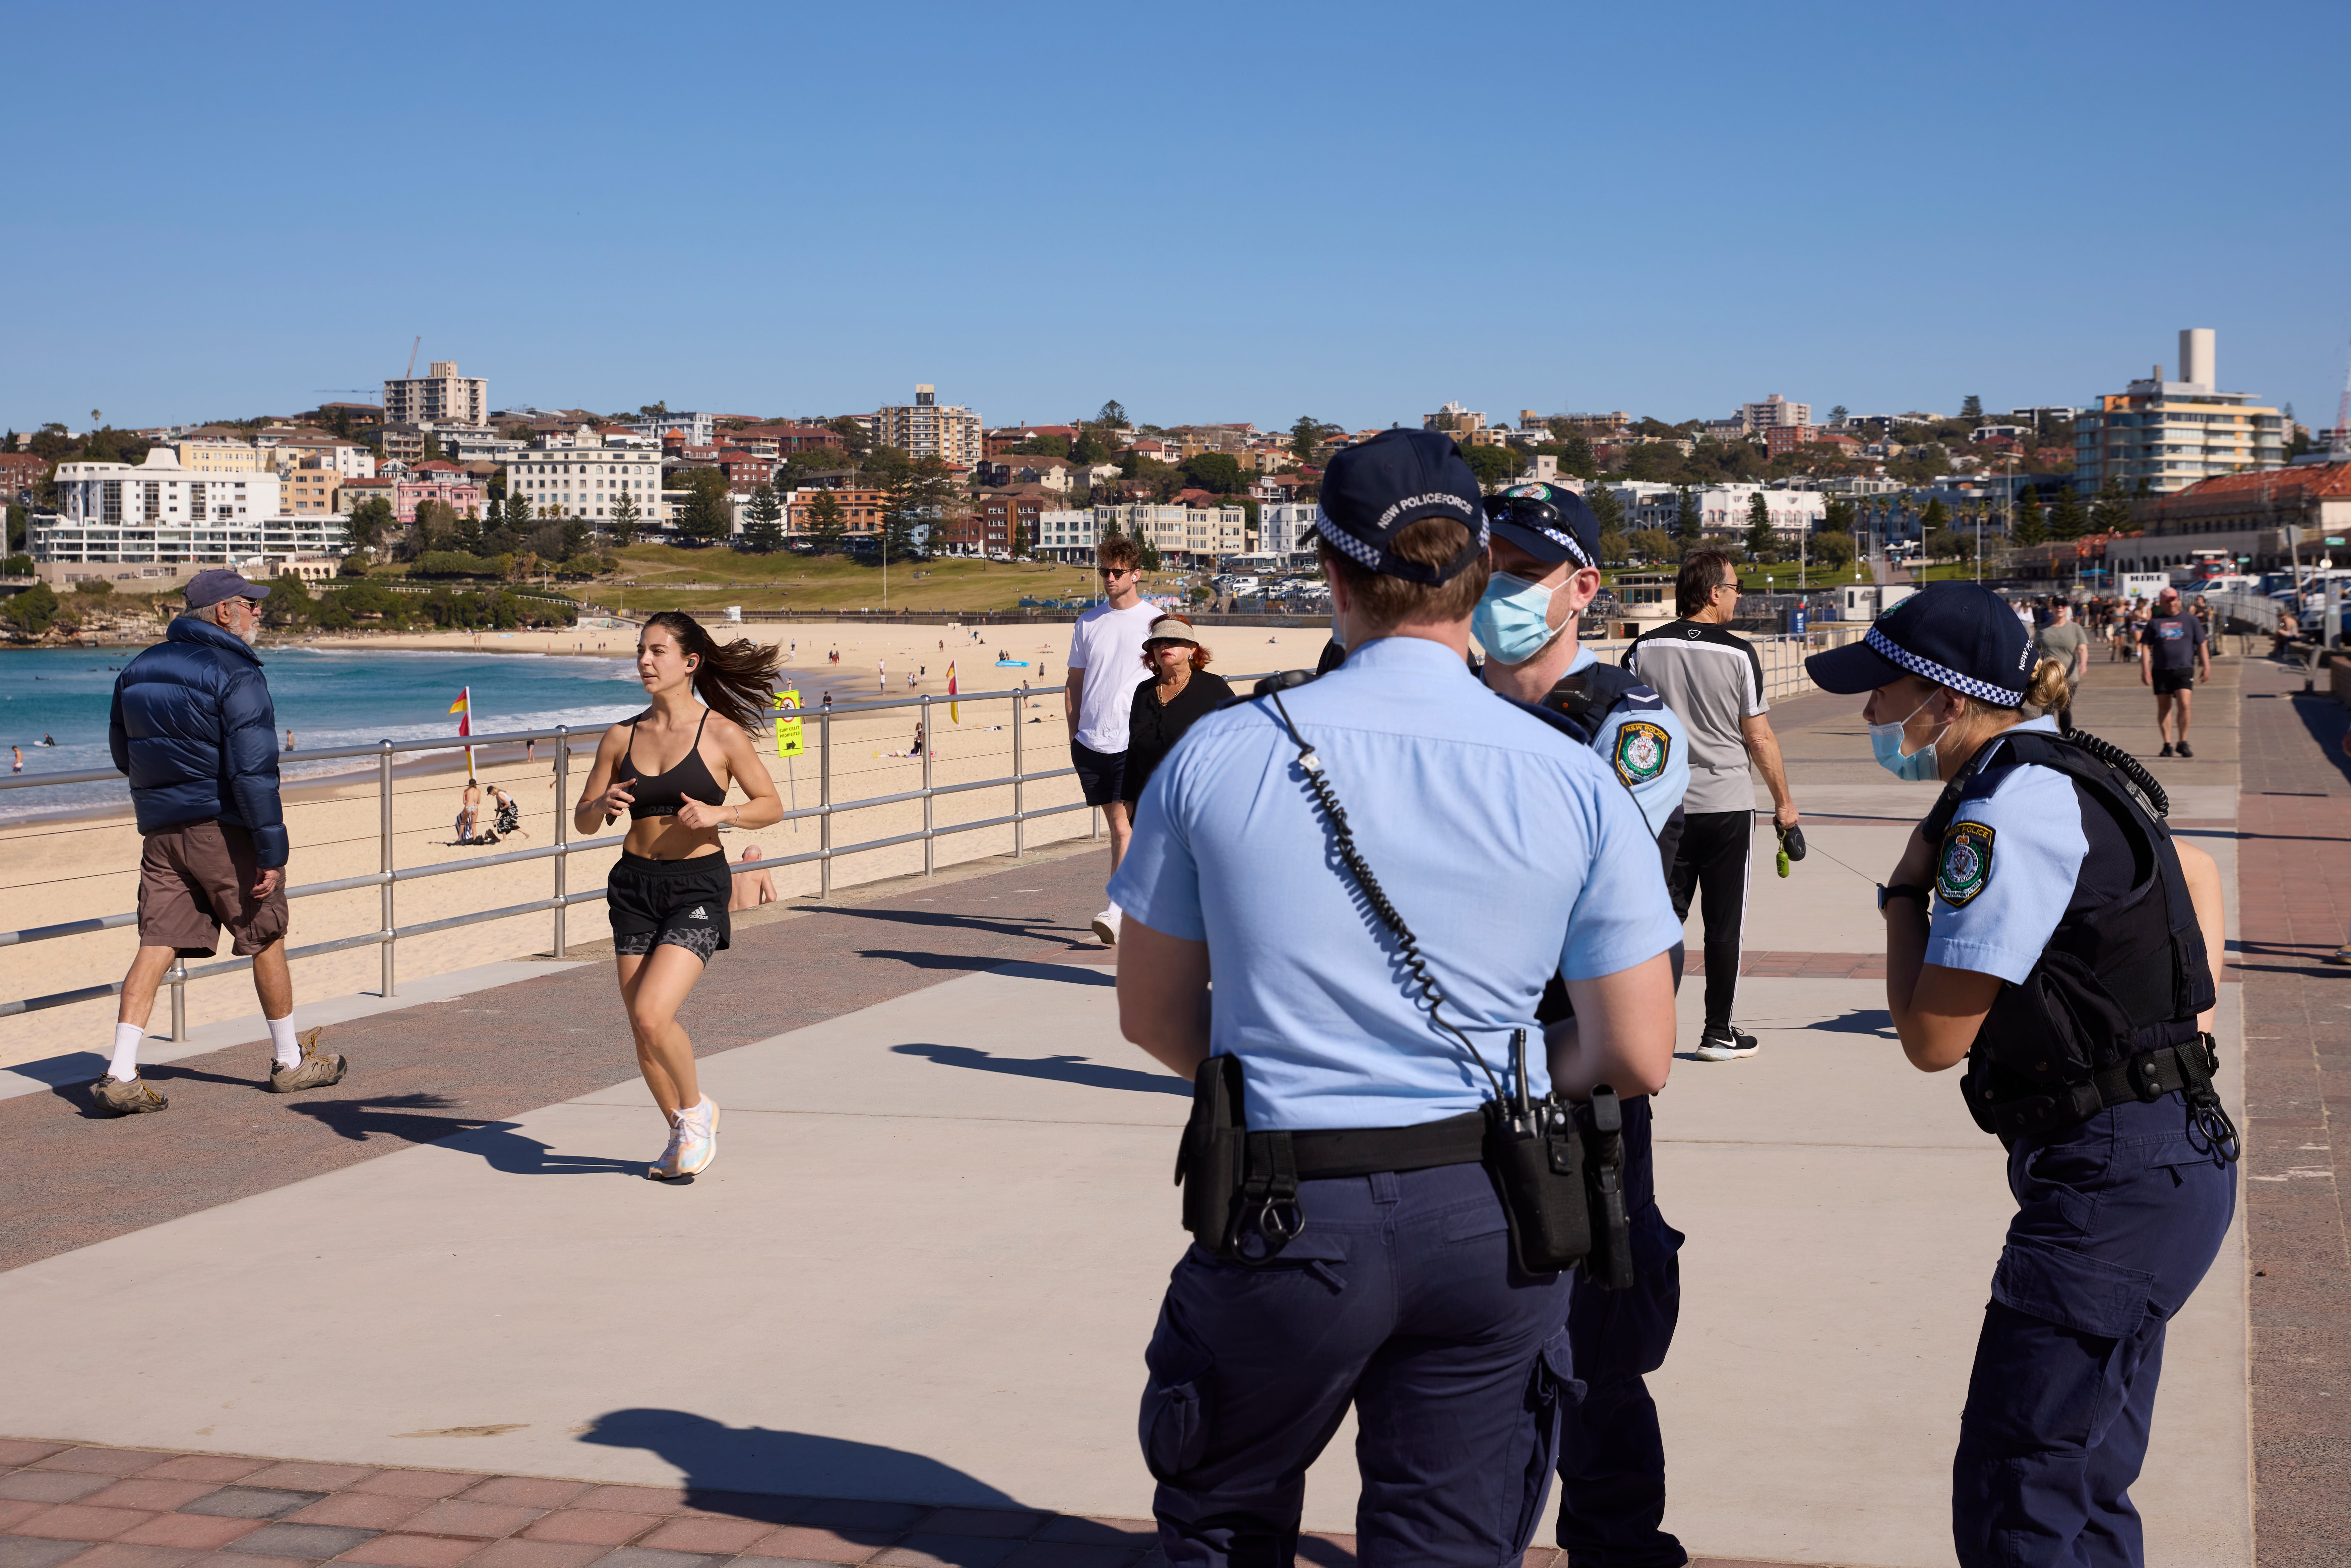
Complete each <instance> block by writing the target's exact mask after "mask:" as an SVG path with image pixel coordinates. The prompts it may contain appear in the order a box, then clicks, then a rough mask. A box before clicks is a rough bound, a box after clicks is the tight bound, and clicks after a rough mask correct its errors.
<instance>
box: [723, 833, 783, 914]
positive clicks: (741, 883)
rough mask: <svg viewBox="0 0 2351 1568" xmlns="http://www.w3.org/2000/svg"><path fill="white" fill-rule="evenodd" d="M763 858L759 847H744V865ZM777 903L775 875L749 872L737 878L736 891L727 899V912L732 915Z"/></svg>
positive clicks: (750, 845) (752, 845) (753, 845)
mask: <svg viewBox="0 0 2351 1568" xmlns="http://www.w3.org/2000/svg"><path fill="white" fill-rule="evenodd" d="M762 858H764V857H763V855H762V853H761V852H760V849H759V846H758V845H757V844H747V845H745V846H744V849H743V861H744V863H746V864H748V863H750V862H753V861H756V860H760V859H762ZM775 902H776V878H775V874H774V873H772V872H764V871H747V872H744V873H740V874H738V875H737V877H736V878H735V891H734V893H733V894H730V895H728V897H727V900H726V912H727V913H728V914H730V915H732V914H733V913H735V912H736V911H737V910H738V909H757V908H758V907H759V905H761V904H773V903H775Z"/></svg>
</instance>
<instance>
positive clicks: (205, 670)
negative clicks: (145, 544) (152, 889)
mask: <svg viewBox="0 0 2351 1568" xmlns="http://www.w3.org/2000/svg"><path fill="white" fill-rule="evenodd" d="M109 738H110V740H111V741H112V743H113V746H114V765H115V766H116V767H117V768H120V769H122V771H123V772H125V773H128V774H129V775H130V776H131V804H132V805H134V806H136V807H137V808H138V810H139V831H141V832H142V833H152V832H159V831H162V830H163V829H165V828H171V827H177V826H178V825H179V824H181V823H183V822H200V821H204V820H206V819H207V818H217V819H218V820H220V821H224V822H230V823H234V824H235V825H236V826H238V827H241V828H244V829H245V830H246V831H248V832H250V833H252V835H253V847H254V851H255V857H256V862H258V864H259V865H260V867H261V869H262V870H264V871H268V870H270V869H271V868H273V867H276V866H282V865H284V864H285V863H286V860H287V844H286V813H285V811H284V810H282V809H281V808H280V807H279V805H278V802H277V707H276V706H274V705H273V704H272V703H271V702H270V700H269V683H268V681H267V680H266V679H265V678H263V676H262V674H261V661H260V659H258V658H257V657H256V656H255V654H254V652H253V650H252V649H250V648H248V647H246V645H245V643H244V642H243V641H242V640H241V639H239V638H236V637H233V636H231V635H229V633H227V632H224V631H222V630H221V629H220V628H219V627H217V626H215V625H214V624H213V623H212V622H209V621H199V620H197V619H195V618H194V617H193V616H190V615H183V616H181V617H180V618H179V619H178V620H176V621H174V622H172V626H171V630H169V631H167V632H164V633H163V640H162V642H161V643H156V644H155V646H153V647H152V648H150V649H148V650H147V651H146V652H145V653H141V654H140V655H139V656H138V657H137V658H135V659H133V660H131V663H129V664H125V665H123V666H122V674H120V675H118V676H116V677H115V680H114V719H113V723H112V725H111V727H110V737H109Z"/></svg>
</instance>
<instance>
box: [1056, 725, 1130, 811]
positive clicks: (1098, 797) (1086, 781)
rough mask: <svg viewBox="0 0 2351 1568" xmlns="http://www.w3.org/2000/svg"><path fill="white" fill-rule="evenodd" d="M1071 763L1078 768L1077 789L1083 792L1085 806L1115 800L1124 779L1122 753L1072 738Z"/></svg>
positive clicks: (1124, 759)
mask: <svg viewBox="0 0 2351 1568" xmlns="http://www.w3.org/2000/svg"><path fill="white" fill-rule="evenodd" d="M1070 766H1071V767H1072V768H1076V769H1077V770H1078V788H1079V789H1082V790H1084V791H1085V794H1086V804H1087V805H1089V806H1107V805H1109V804H1110V803H1111V802H1112V801H1113V800H1117V799H1118V787H1119V785H1121V784H1122V783H1123V782H1124V781H1125V779H1126V753H1125V752H1123V751H1096V750H1095V749H1094V748H1093V747H1091V746H1081V745H1080V744H1079V743H1078V742H1076V741H1074V740H1073V741H1071V742H1070Z"/></svg>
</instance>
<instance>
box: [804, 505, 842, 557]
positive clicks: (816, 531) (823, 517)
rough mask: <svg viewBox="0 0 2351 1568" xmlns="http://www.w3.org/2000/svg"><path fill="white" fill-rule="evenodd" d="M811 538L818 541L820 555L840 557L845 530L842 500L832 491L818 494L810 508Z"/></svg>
mask: <svg viewBox="0 0 2351 1568" xmlns="http://www.w3.org/2000/svg"><path fill="white" fill-rule="evenodd" d="M808 531H809V537H810V538H811V539H814V540H815V541H816V548H817V551H818V553H819V554H820V555H839V554H840V553H841V539H842V537H843V535H844V533H845V531H846V530H845V529H844V528H843V526H842V523H841V498H840V497H837V496H835V495H834V494H833V493H832V492H831V491H830V490H820V491H818V492H817V497H816V499H815V500H813V501H811V502H810V503H809V507H808Z"/></svg>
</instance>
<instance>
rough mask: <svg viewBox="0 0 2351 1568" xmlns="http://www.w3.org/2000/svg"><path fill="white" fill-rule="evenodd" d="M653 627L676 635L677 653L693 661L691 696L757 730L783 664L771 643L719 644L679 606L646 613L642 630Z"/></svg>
mask: <svg viewBox="0 0 2351 1568" xmlns="http://www.w3.org/2000/svg"><path fill="white" fill-rule="evenodd" d="M656 626H659V627H661V628H662V629H663V630H664V631H666V632H669V633H670V635H672V636H674V637H675V638H676V639H677V646H678V652H680V653H684V654H685V655H686V656H687V657H688V658H690V659H693V660H695V666H694V695H696V696H698V697H700V698H701V699H702V700H703V702H704V703H705V705H707V706H708V707H709V709H710V711H711V712H713V713H715V714H716V715H717V716H719V717H721V718H723V719H726V720H728V721H729V722H731V723H733V724H735V725H737V726H738V727H741V728H742V729H744V730H745V731H747V732H751V733H757V732H758V730H759V729H760V728H761V727H763V726H765V725H766V723H767V722H768V707H769V705H770V702H771V700H772V699H773V697H774V695H775V690H776V672H777V671H778V669H779V668H781V666H782V664H783V660H782V657H781V655H779V654H778V653H777V652H776V649H775V646H774V645H773V644H772V643H758V642H754V641H753V640H752V639H750V638H748V637H737V638H736V639H735V641H733V642H732V643H719V642H718V641H716V639H714V638H713V637H712V636H711V635H710V633H709V632H705V631H704V630H703V629H702V622H699V621H696V620H695V618H694V617H693V616H691V615H688V614H687V613H686V612H684V611H683V610H664V611H661V612H657V613H655V614H653V615H650V616H648V617H646V619H645V630H646V631H647V632H650V631H652V630H653V628H654V627H656Z"/></svg>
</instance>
